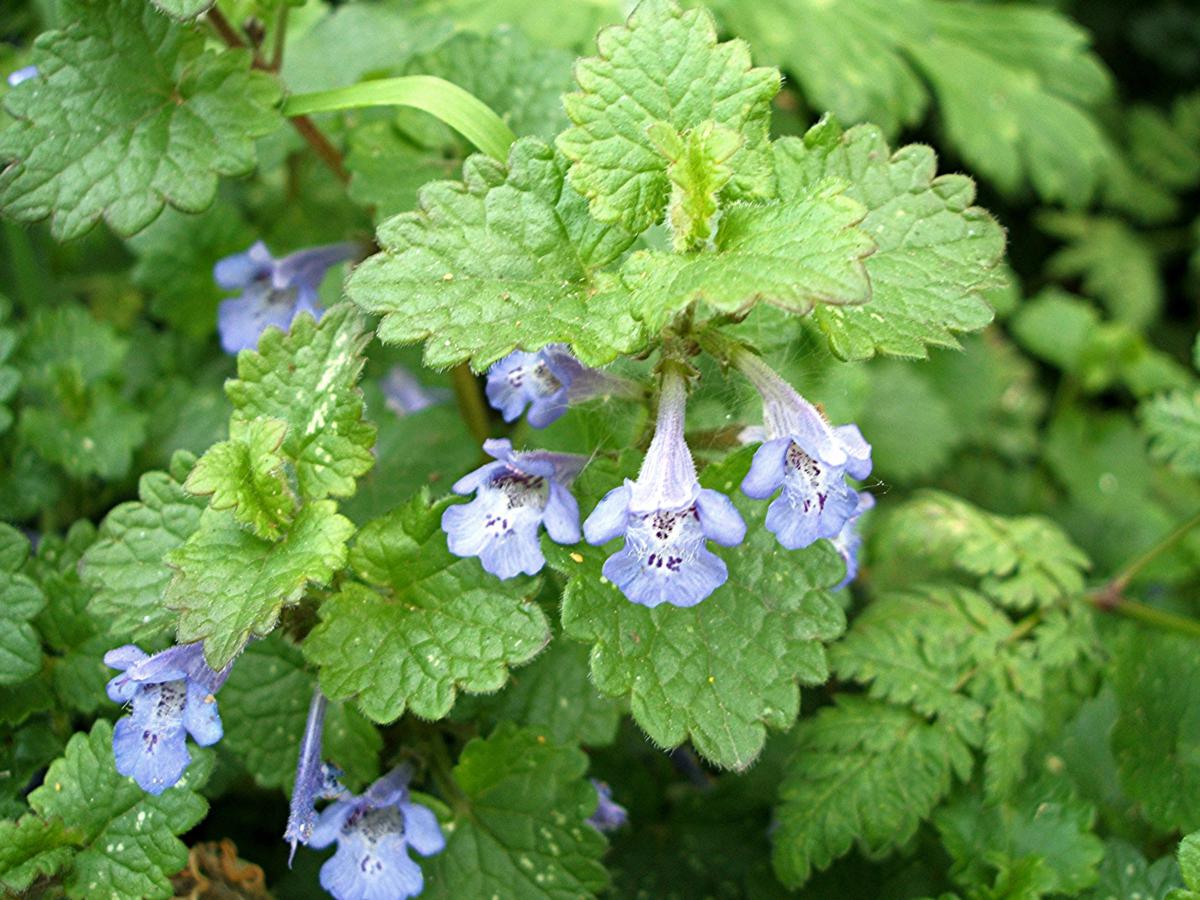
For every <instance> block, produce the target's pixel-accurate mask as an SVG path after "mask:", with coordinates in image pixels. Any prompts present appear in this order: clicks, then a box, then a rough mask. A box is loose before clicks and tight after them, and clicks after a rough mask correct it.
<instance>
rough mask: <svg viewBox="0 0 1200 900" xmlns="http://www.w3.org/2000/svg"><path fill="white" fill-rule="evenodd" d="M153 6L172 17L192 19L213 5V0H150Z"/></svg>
mask: <svg viewBox="0 0 1200 900" xmlns="http://www.w3.org/2000/svg"><path fill="white" fill-rule="evenodd" d="M152 2H153V3H154V5H155V6H157V7H158V8H159V9H161V10H162V11H163V12H165V13H166V14H167V15H168V16H170V17H171V18H172V19H179V20H180V21H186V20H187V19H194V18H196V16H198V15H200V13H202V12H204V11H206V10H207V9H208V8H209V7H210V6H212V5H213V3H214V2H215V0H152Z"/></svg>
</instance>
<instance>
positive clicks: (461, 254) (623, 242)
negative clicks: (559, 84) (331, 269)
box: [347, 138, 641, 371]
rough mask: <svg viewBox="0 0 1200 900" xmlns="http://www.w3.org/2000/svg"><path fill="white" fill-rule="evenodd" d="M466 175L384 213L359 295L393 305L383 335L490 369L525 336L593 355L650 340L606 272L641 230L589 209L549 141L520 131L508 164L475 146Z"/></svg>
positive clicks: (443, 362) (434, 361)
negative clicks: (402, 209)
mask: <svg viewBox="0 0 1200 900" xmlns="http://www.w3.org/2000/svg"><path fill="white" fill-rule="evenodd" d="M463 179H464V182H463V183H461V184H460V183H456V182H438V183H435V184H431V185H428V186H427V187H425V189H424V190H422V191H421V208H420V210H418V211H417V212H413V213H403V214H401V215H398V216H396V217H395V218H393V219H389V220H388V221H387V222H385V223H383V224H382V225H381V226H380V227H379V232H378V238H379V243H380V245H381V246H382V247H383V252H382V253H379V254H376V255H375V256H373V257H371V258H370V259H368V260H366V262H364V263H363V264H362V265H360V266H359V267H358V268H357V269H356V270H355V272H354V274H353V275H352V276H351V278H350V282H349V284H348V285H347V292H348V294H349V296H350V299H352V300H353V301H354V302H355V303H357V304H358V305H359V306H361V307H363V309H365V310H367V311H368V312H372V313H376V314H379V315H381V316H382V317H383V319H382V321H381V322H380V324H379V329H378V333H379V337H380V339H381V340H383V341H385V342H387V343H400V344H411V343H416V342H418V341H422V340H425V341H426V344H425V362H426V364H427V365H429V366H431V367H433V368H446V367H448V366H451V365H454V364H455V363H459V362H463V361H466V360H468V359H469V360H470V361H471V364H472V365H473V366H474V367H475V369H476V370H479V371H482V370H483V369H485V368H486V367H487V366H488V365H489V364H490V363H492V362H494V361H496V360H497V359H499V358H501V357H502V356H505V355H506V354H508V353H509V352H510V351H512V350H513V349H514V348H516V347H518V346H520V347H523V348H524V349H527V350H536V349H537V348H539V347H542V346H544V345H546V344H550V343H554V342H558V341H562V342H568V343H570V344H571V345H572V347H573V348H574V350H575V352H576V355H577V356H579V357H580V359H582V360H583V361H584V362H586V363H589V364H593V365H599V364H602V363H605V362H609V361H611V360H612V359H613V358H614V357H615V356H616V355H617V353H618V352H619V351H631V350H634V349H637V348H639V347H640V346H641V333H640V329H639V328H638V327H637V325H636V324H635V323H634V321H633V319H632V318H631V317H630V316H629V314H628V312H627V311H626V310H625V308H624V307H625V306H626V305H627V300H626V299H625V297H624V295H623V292H622V291H621V289H620V288H619V287H618V286H616V285H615V284H614V283H613V280H612V278H611V276H609V277H607V278H606V277H601V276H600V275H599V274H598V272H597V270H598V269H599V268H600V267H601V266H603V265H605V264H607V263H609V262H611V261H612V260H614V259H615V258H616V257H618V256H619V255H620V254H621V253H623V252H624V251H625V250H626V249H627V248H628V247H629V245H630V243H631V242H632V241H633V238H632V236H631V235H629V234H628V233H627V232H625V231H624V230H622V229H621V228H619V227H615V226H606V225H600V224H598V223H596V222H594V221H593V220H592V219H591V218H590V217H589V216H588V214H587V209H586V204H585V203H584V201H583V199H582V198H581V197H580V196H579V195H578V194H576V193H575V192H574V191H572V190H570V188H565V187H564V185H563V164H562V161H561V160H560V159H558V158H556V157H555V154H554V152H553V151H552V150H551V149H550V148H549V147H547V146H546V145H545V144H543V143H541V142H540V141H537V140H534V139H532V138H529V139H525V140H520V141H518V142H517V143H516V144H514V145H513V148H512V151H511V153H510V154H509V163H508V169H507V171H506V170H505V169H504V167H502V166H501V165H500V164H499V163H496V162H495V161H494V160H491V159H489V158H487V157H483V156H473V157H471V158H470V159H468V160H467V162H466V163H465V164H464V166H463Z"/></svg>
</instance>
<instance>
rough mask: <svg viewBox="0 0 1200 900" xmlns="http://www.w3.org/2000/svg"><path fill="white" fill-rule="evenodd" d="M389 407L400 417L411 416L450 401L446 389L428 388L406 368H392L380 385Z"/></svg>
mask: <svg viewBox="0 0 1200 900" xmlns="http://www.w3.org/2000/svg"><path fill="white" fill-rule="evenodd" d="M379 387H380V389H381V390H382V391H383V396H384V398H385V400H386V401H387V407H388V409H390V410H391V411H392V412H394V413H395V414H396V415H398V416H401V417H403V416H410V415H412V414H413V413H415V412H420V411H421V410H423V409H427V408H429V407H430V406H436V405H437V404H439V403H443V402H445V401H446V400H447V399H449V392H448V391H447V390H446V389H445V388H427V387H425V386H424V385H423V384H421V382H420V381H418V380H417V376H415V375H414V374H413V373H412V372H410V371H408V369H406V368H404V366H392V368H391V370H389V371H388V373H387V375H386V376H385V377H384V379H383V380H382V381H381V382H380V383H379Z"/></svg>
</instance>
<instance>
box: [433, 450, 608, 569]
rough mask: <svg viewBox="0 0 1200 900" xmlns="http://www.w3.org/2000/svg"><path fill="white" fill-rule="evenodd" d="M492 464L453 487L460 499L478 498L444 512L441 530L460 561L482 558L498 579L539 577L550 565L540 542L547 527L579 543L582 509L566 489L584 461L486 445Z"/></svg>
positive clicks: (557, 536) (558, 539)
mask: <svg viewBox="0 0 1200 900" xmlns="http://www.w3.org/2000/svg"><path fill="white" fill-rule="evenodd" d="M483 449H484V452H486V453H487V454H488V455H489V456H491V457H493V458H494V459H495V460H496V462H491V463H487V464H486V465H484V466H482V467H480V468H478V469H476V470H475V471H474V472H472V473H471V474H470V475H467V476H465V477H463V478H461V479H459V480H458V481H457V482H456V483H455V485H454V492H455V493H456V494H471V493H474V494H475V499H474V500H472V501H471V502H470V503H463V504H460V505H458V506H451V507H449V508H448V509H447V510H446V511H445V512H444V513H442V530H443V531H444V532H446V543H447V546H448V547H449V548H450V552H451V553H453V554H454V555H455V556H478V557H479V561H480V562H481V563H482V564H483V567H484V569H486V570H487V571H488V572H491V573H492V574H493V575H495V576H496V577H498V578H512V577H513V576H515V575H517V574H519V573H521V572H524V573H525V574H526V575H534V574H536V573H538V572H540V571H541V569H542V566H544V565H545V564H546V558H545V557H544V556H543V555H542V547H541V543H540V542H539V540H538V529H539V528H540V527H541V526H543V525H544V526H545V528H546V533H547V534H549V535H550V538H551V539H552V540H554V541H556V542H558V543H560V544H574V543H576V542H577V541H578V540H579V504H578V503H576V502H575V498H574V497H573V496H571V492H570V491H569V490H568V489H567V485H568V484H570V483H571V481H572V480H573V479H574V478H575V476H576V475H578V474H579V471H580V469H582V468H583V463H584V458H583V457H582V456H575V455H573V454H568V453H550V452H548V451H546V450H527V451H523V452H514V451H513V449H512V444H511V443H510V442H509V441H507V440H489V441H484V444H483Z"/></svg>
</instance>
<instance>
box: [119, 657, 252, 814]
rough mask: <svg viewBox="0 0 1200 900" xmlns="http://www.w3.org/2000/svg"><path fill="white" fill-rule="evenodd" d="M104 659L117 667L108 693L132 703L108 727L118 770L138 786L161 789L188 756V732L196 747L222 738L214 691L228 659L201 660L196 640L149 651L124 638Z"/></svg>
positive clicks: (176, 775)
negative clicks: (220, 664) (220, 662)
mask: <svg viewBox="0 0 1200 900" xmlns="http://www.w3.org/2000/svg"><path fill="white" fill-rule="evenodd" d="M104 664H105V665H106V666H108V667H109V668H112V669H118V670H120V671H121V673H122V674H120V675H117V676H116V677H115V678H113V679H112V680H111V681H109V682H108V696H109V697H111V698H112V700H113V702H115V703H130V704H132V706H133V714H132V715H130V716H126V717H125V718H122V719H121V720H120V721H119V722H117V727H116V728H115V729H114V731H113V754H114V756H115V757H116V764H117V771H118V772H120V773H121V774H122V775H130V776H132V777H133V779H134V780H135V781H136V782H137V783H138V785H139V786H140V787H141V788H142V790H144V791H147V792H148V793H151V794H161V793H162V792H163V791H165V790H166V789H167V788H169V787H171V786H172V785H174V784H175V783H176V782H178V781H179V779H180V778H181V777H182V776H183V773H184V770H186V769H187V767H188V763H190V762H191V761H192V756H191V754H190V753H189V752H188V749H187V735H189V734H190V735H191V736H192V739H193V740H194V741H195V742H196V743H197V744H199V745H200V746H201V747H207V746H209V745H211V744H215V743H216V742H217V741H219V740H220V739H221V735H222V734H223V730H222V728H221V717H220V715H219V714H218V713H217V701H216V697H215V694H216V693H217V691H218V690H220V688H221V685H222V684H224V683H225V679H226V678H227V677H228V675H229V669H230V667H231V665H232V664H231V665H230V666H226V667H225V668H224V669H222V670H221V671H220V672H214V671H213V670H212V669H211V668H209V666H208V663H206V662H205V661H204V649H203V646H202V645H201V644H183V645H182V646H177V647H171V648H169V649H167V650H163V651H162V652H161V653H156V654H154V655H153V656H148V655H147V654H146V653H144V652H143V651H142V650H141V649H139V648H138V647H136V646H134V645H133V644H128V645H126V646H124V647H119V648H118V649H116V650H110V651H109V652H108V653H106V654H105V655H104Z"/></svg>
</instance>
